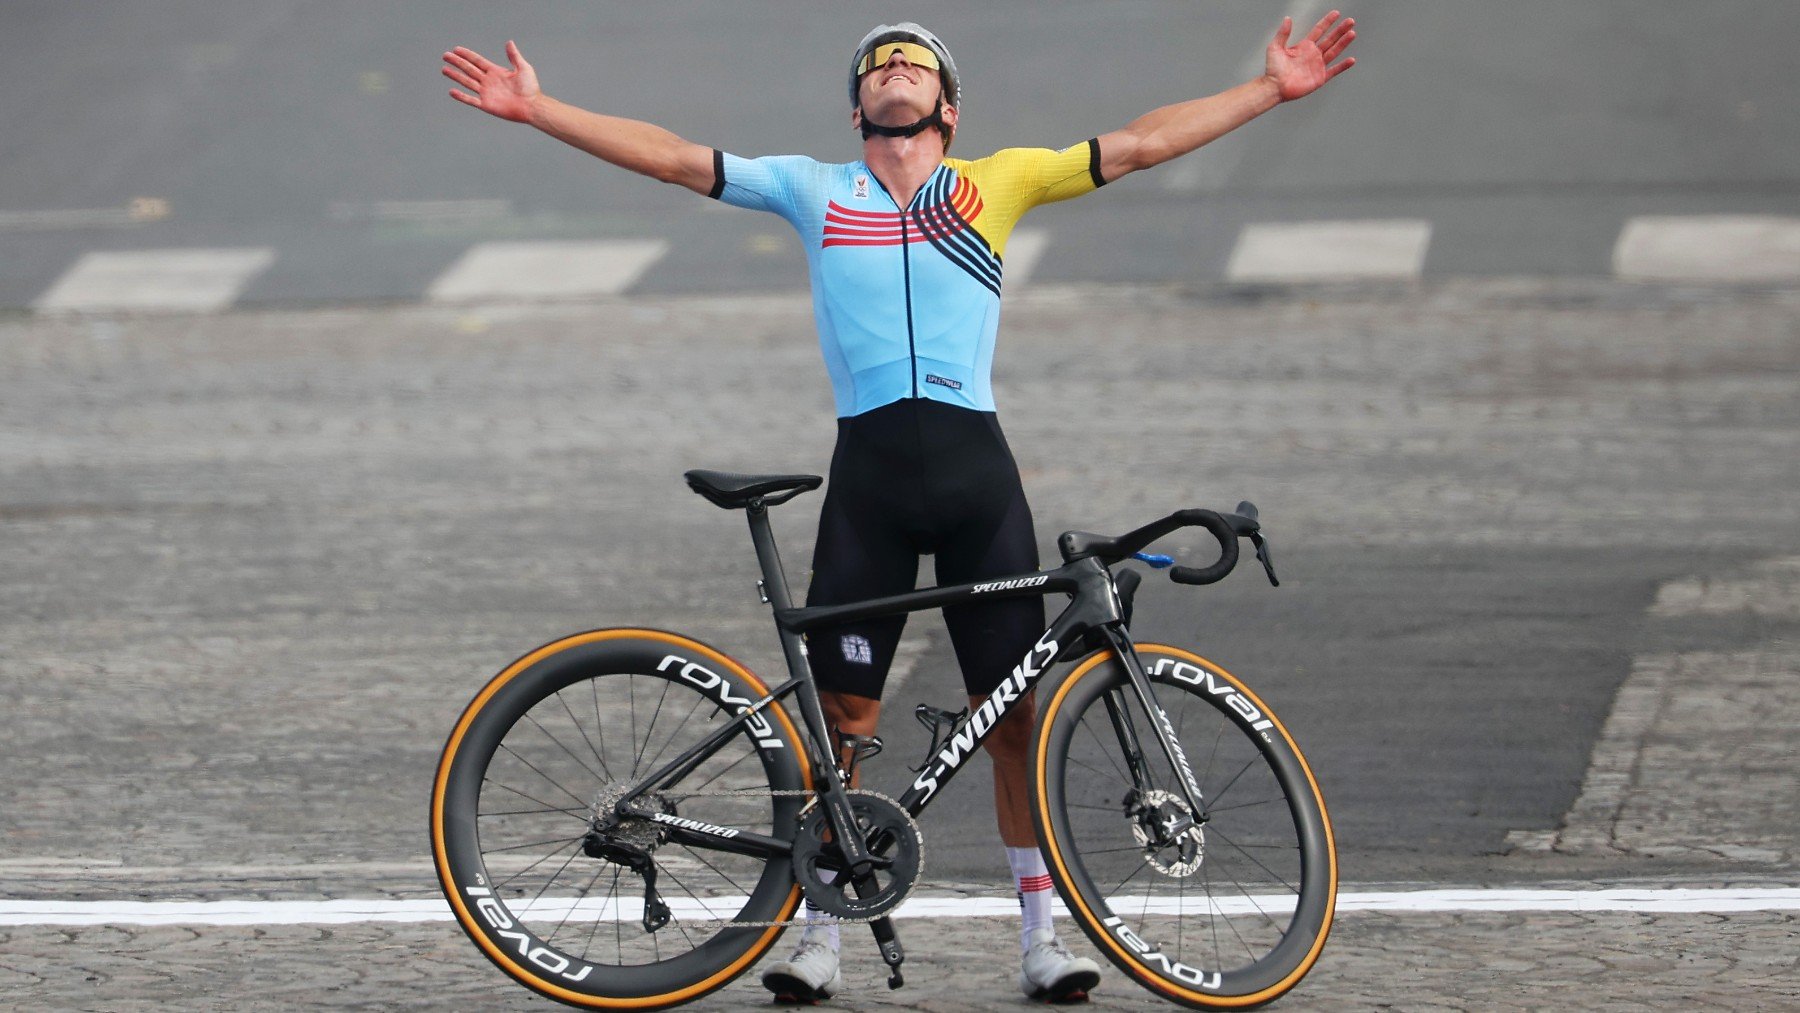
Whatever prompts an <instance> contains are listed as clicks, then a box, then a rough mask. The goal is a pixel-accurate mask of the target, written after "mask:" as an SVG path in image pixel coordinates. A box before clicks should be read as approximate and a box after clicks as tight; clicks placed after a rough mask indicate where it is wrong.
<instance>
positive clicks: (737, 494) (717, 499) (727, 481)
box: [684, 470, 825, 510]
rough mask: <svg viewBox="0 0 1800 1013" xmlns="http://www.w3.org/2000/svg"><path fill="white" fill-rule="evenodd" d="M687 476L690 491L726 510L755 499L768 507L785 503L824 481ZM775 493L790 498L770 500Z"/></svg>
mask: <svg viewBox="0 0 1800 1013" xmlns="http://www.w3.org/2000/svg"><path fill="white" fill-rule="evenodd" d="M684 477H685V478H686V479H687V484H688V488H689V489H692V490H694V491H695V492H697V493H699V494H700V495H702V496H705V497H706V498H707V499H708V500H710V501H712V502H713V503H714V504H715V505H717V506H722V507H724V508H725V509H727V510H742V509H744V508H745V507H747V506H749V505H750V501H751V500H756V499H761V500H763V501H764V503H765V504H767V505H769V506H773V505H775V504H776V503H785V502H787V501H788V500H790V499H793V498H794V497H795V496H798V495H800V494H801V493H803V492H806V491H807V490H809V489H817V488H818V487H819V486H820V484H822V483H823V482H824V481H825V480H824V479H823V478H820V477H819V476H817V475H733V474H730V473H727V472H723V471H699V470H696V471H690V472H688V473H687V474H686V475H685V476H684ZM776 493H787V495H785V496H781V497H779V498H771V497H773V496H774V494H776Z"/></svg>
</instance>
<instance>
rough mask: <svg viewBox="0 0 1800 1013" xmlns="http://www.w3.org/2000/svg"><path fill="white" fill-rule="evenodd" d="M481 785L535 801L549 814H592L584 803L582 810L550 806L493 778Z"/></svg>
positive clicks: (484, 780) (583, 817) (488, 778)
mask: <svg viewBox="0 0 1800 1013" xmlns="http://www.w3.org/2000/svg"><path fill="white" fill-rule="evenodd" d="M481 783H482V784H483V785H490V784H491V785H493V786H494V787H496V788H499V789H500V790H502V791H510V792H512V793H513V794H514V795H517V796H519V797H520V798H524V799H530V800H531V801H533V802H536V803H537V804H538V805H541V806H543V807H544V808H545V809H546V811H549V812H566V813H569V814H570V815H574V814H575V813H577V812H580V813H583V814H585V813H588V812H591V811H592V810H591V809H590V808H589V807H588V805H587V804H586V803H583V804H582V806H581V808H580V809H569V808H566V807H564V806H557V805H551V804H550V803H548V802H546V801H544V800H543V799H541V798H538V797H537V796H536V795H531V794H528V793H526V792H523V791H520V790H519V789H517V788H514V787H513V786H512V785H510V784H506V783H504V782H501V781H496V780H494V779H493V778H491V777H487V778H482V781H481ZM476 815H477V816H481V815H485V814H484V813H477V814H476ZM580 819H582V820H583V821H584V822H585V821H586V819H587V817H586V816H585V815H583V816H581V817H580Z"/></svg>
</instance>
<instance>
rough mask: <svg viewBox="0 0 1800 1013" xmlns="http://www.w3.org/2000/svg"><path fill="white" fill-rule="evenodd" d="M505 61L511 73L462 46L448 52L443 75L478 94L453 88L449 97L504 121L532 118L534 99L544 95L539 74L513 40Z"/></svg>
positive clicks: (507, 46)
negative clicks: (539, 82)
mask: <svg viewBox="0 0 1800 1013" xmlns="http://www.w3.org/2000/svg"><path fill="white" fill-rule="evenodd" d="M506 58H507V59H508V60H510V61H512V69H511V70H508V69H506V68H505V67H502V66H500V65H499V64H497V63H495V62H494V61H492V60H490V59H488V58H487V57H485V56H482V55H481V54H480V53H477V52H475V51H474V50H473V49H467V48H465V47H462V46H457V47H456V48H455V49H453V50H451V51H450V52H448V53H445V54H444V76H445V77H447V78H449V79H450V80H452V81H455V82H456V83H457V84H460V85H462V86H463V87H464V88H467V89H469V91H471V92H474V93H475V94H474V95H470V94H468V93H467V92H463V91H459V90H457V89H455V88H452V89H450V97H451V98H453V99H455V100H457V101H458V102H462V103H464V104H466V105H472V106H474V107H475V108H477V109H480V110H481V111H482V112H488V113H493V114H494V115H495V116H498V117H500V118H501V119H503V120H512V121H513V122H515V123H524V122H525V121H526V119H527V118H528V117H529V116H530V115H531V103H532V100H533V99H535V98H537V97H538V96H539V95H540V94H542V91H541V90H540V89H539V88H538V79H537V71H535V70H533V69H532V67H531V64H529V63H526V62H525V57H523V56H521V55H520V54H519V47H518V46H517V45H516V44H515V43H513V42H510V41H509V42H507V44H506Z"/></svg>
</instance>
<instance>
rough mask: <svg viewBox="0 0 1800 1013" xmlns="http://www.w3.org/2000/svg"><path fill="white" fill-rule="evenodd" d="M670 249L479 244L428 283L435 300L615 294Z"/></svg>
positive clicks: (647, 244) (646, 243) (616, 243)
mask: <svg viewBox="0 0 1800 1013" xmlns="http://www.w3.org/2000/svg"><path fill="white" fill-rule="evenodd" d="M668 251H669V244H668V243H666V242H664V241H663V240H660V239H631V240H609V241H599V242H540V243H481V244H478V245H476V246H473V247H471V248H470V249H469V250H468V251H467V252H466V253H464V254H463V256H462V259H460V260H458V261H457V262H456V263H455V264H453V265H451V266H450V269H449V270H447V271H445V272H444V273H443V274H442V275H439V276H438V279H437V280H436V281H434V282H432V283H431V288H430V290H429V291H428V292H427V293H426V298H427V299H429V300H431V301H433V302H468V301H476V300H495V299H499V300H508V299H559V298H560V299H578V298H584V297H591V296H606V295H618V294H619V293H621V292H623V291H625V290H626V289H628V288H630V287H631V286H632V285H633V284H634V283H635V282H636V281H637V280H638V278H640V277H642V276H643V273H644V272H645V271H646V270H648V269H649V268H650V265H652V264H654V263H656V261H658V260H659V259H661V258H662V256H663V254H665V253H667V252H668Z"/></svg>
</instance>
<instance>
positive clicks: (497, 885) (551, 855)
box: [490, 837, 581, 893]
mask: <svg viewBox="0 0 1800 1013" xmlns="http://www.w3.org/2000/svg"><path fill="white" fill-rule="evenodd" d="M580 841H581V838H579V837H578V838H576V839H575V840H573V841H570V842H569V843H570V844H579V843H580ZM548 843H550V842H548V841H540V842H538V846H541V845H543V844H548ZM502 850H516V849H510V848H509V849H501V848H496V849H495V852H498V851H502ZM562 850H563V849H562V848H557V849H556V850H555V851H552V852H549V853H548V854H546V855H545V856H544V857H542V858H540V859H538V860H537V861H535V862H533V863H531V864H530V865H527V866H526V867H525V868H523V869H520V870H519V871H518V872H515V873H513V874H512V875H510V876H508V877H506V878H505V879H503V880H501V881H499V882H498V883H495V884H494V892H495V893H499V892H500V890H501V889H502V888H504V887H506V886H508V885H510V884H511V883H512V881H513V880H515V879H518V878H519V877H520V876H523V875H525V874H526V873H528V872H530V871H531V870H533V869H535V868H537V867H538V866H540V865H543V864H544V863H545V862H548V861H549V860H551V859H552V858H555V857H556V856H557V855H560V854H562ZM492 853H494V852H490V854H492Z"/></svg>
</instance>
